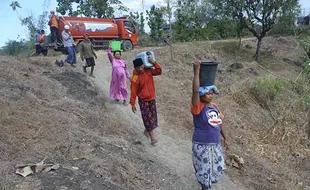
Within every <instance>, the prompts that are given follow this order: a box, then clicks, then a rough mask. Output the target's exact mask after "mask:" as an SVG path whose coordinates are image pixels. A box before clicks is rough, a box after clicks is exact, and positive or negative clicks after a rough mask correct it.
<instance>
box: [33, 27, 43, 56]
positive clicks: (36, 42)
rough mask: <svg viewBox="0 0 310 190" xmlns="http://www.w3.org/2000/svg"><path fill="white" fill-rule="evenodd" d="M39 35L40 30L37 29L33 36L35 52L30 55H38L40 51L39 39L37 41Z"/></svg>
mask: <svg viewBox="0 0 310 190" xmlns="http://www.w3.org/2000/svg"><path fill="white" fill-rule="evenodd" d="M39 36H40V30H37V31H36V33H35V34H34V36H33V38H34V39H33V40H34V46H35V48H36V52H35V53H34V54H33V55H32V56H37V55H40V53H41V46H40V41H39Z"/></svg>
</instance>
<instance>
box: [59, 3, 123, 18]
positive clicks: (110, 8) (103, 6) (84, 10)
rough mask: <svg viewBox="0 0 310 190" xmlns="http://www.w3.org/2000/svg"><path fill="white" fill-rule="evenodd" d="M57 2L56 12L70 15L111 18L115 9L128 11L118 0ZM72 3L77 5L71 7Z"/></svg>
mask: <svg viewBox="0 0 310 190" xmlns="http://www.w3.org/2000/svg"><path fill="white" fill-rule="evenodd" d="M57 3H58V7H57V8H56V10H57V12H59V13H60V14H62V15H65V14H68V15H70V16H77V15H84V16H86V17H96V18H112V17H114V12H115V10H119V11H128V8H127V7H125V6H124V5H123V4H122V2H121V1H120V0H105V1H103V0H57ZM74 5H77V6H76V9H74V8H73V7H75V6H74Z"/></svg>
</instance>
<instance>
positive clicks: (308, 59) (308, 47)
mask: <svg viewBox="0 0 310 190" xmlns="http://www.w3.org/2000/svg"><path fill="white" fill-rule="evenodd" d="M299 43H300V46H301V48H302V49H303V50H304V52H305V57H304V62H303V65H302V67H303V69H304V73H305V74H307V75H308V76H310V37H308V36H307V37H304V38H301V39H300V40H299Z"/></svg>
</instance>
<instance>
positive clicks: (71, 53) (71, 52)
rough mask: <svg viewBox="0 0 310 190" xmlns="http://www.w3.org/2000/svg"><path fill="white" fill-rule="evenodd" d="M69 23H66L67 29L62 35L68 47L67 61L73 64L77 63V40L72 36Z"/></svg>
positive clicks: (65, 45)
mask: <svg viewBox="0 0 310 190" xmlns="http://www.w3.org/2000/svg"><path fill="white" fill-rule="evenodd" d="M69 29H70V27H69V25H65V30H64V31H62V33H61V36H62V40H63V43H64V47H65V48H66V49H67V52H68V56H67V58H66V60H65V61H66V62H67V63H69V64H70V65H71V66H74V64H76V53H75V42H74V40H73V38H72V35H71V32H70V31H69Z"/></svg>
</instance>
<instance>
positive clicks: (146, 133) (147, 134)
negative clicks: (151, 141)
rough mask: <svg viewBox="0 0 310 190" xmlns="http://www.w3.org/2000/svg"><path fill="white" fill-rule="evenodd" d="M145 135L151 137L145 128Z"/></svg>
mask: <svg viewBox="0 0 310 190" xmlns="http://www.w3.org/2000/svg"><path fill="white" fill-rule="evenodd" d="M143 133H144V135H145V136H146V137H147V138H149V137H150V135H149V133H148V132H147V131H146V129H144V132H143Z"/></svg>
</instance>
